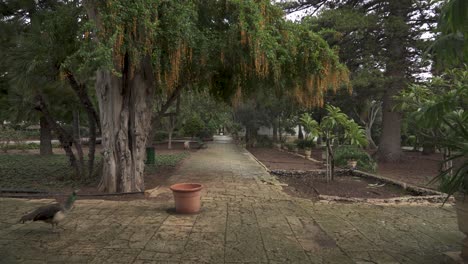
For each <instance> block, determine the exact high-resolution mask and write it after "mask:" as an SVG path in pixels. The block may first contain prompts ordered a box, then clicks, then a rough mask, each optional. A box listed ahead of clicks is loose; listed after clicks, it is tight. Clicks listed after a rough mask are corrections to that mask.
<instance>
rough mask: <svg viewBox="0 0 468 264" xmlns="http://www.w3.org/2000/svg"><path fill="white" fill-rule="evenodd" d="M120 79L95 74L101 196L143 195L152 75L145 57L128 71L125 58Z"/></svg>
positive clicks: (101, 72) (128, 62)
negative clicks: (100, 140) (100, 142)
mask: <svg viewBox="0 0 468 264" xmlns="http://www.w3.org/2000/svg"><path fill="white" fill-rule="evenodd" d="M125 57H126V59H125V66H124V68H123V70H122V76H121V77H117V76H115V75H113V74H112V73H111V72H109V71H103V70H101V71H98V72H97V76H96V93H97V97H98V101H99V108H100V119H101V129H102V146H103V173H102V181H101V184H100V186H99V188H100V190H102V191H105V192H111V193H112V192H141V191H144V189H145V186H144V179H143V172H144V166H145V165H144V160H145V154H146V149H145V146H146V140H147V137H148V132H149V130H150V125H151V114H152V104H153V95H154V88H155V87H154V86H155V82H154V79H153V78H154V77H153V76H154V74H153V69H152V65H151V61H150V58H149V57H146V58H144V59H142V61H141V63H140V65H139V67H136V69H134V72H133V74H131V70H130V65H131V63H130V61H129V58H128V55H126V56H125Z"/></svg>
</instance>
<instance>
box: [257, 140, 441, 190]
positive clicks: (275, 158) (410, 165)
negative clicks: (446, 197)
mask: <svg viewBox="0 0 468 264" xmlns="http://www.w3.org/2000/svg"><path fill="white" fill-rule="evenodd" d="M249 151H250V152H251V153H252V154H253V155H254V156H255V157H256V158H257V159H258V160H259V161H261V162H262V163H263V164H265V166H267V167H268V169H270V170H275V169H284V170H304V171H305V170H314V169H323V168H324V167H323V165H322V164H321V163H314V162H313V161H306V160H305V159H302V162H301V157H298V156H296V155H295V154H294V153H291V152H287V151H285V150H281V151H280V150H277V149H274V148H249ZM321 152H322V151H321V150H320V149H313V151H312V156H311V157H312V158H313V159H315V160H318V161H321V160H322V158H321V157H322V154H321ZM299 154H301V155H303V153H301V152H299ZM370 154H373V152H370ZM441 162H442V155H441V154H439V153H436V154H431V155H422V154H421V153H420V152H412V151H405V152H404V158H403V160H401V161H400V162H397V163H384V162H378V166H377V171H376V172H375V173H376V174H378V175H382V176H384V177H386V178H391V179H394V180H397V181H401V182H406V183H408V184H412V185H416V186H420V187H424V188H429V189H437V186H436V185H435V184H433V185H428V184H429V182H430V181H431V180H432V179H433V178H434V177H435V176H436V175H437V174H438V173H439V168H440V164H441Z"/></svg>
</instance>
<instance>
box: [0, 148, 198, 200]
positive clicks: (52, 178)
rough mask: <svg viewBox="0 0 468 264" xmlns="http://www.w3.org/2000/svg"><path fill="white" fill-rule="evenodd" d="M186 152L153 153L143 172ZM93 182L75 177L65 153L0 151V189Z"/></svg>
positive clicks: (45, 188)
mask: <svg viewBox="0 0 468 264" xmlns="http://www.w3.org/2000/svg"><path fill="white" fill-rule="evenodd" d="M188 155H189V154H188V153H176V154H164V155H156V164H155V165H148V166H147V167H146V173H149V174H151V173H154V172H156V171H157V170H158V169H159V168H160V167H175V166H176V165H177V164H178V163H179V162H180V161H181V160H182V159H184V158H185V157H187V156H188ZM96 163H98V162H96ZM97 182H98V179H87V180H78V179H75V178H74V177H73V169H72V168H71V167H70V166H69V162H68V159H67V157H66V156H65V155H50V156H41V155H31V154H2V155H0V189H14V190H31V191H58V190H60V189H63V188H79V187H81V186H92V185H97Z"/></svg>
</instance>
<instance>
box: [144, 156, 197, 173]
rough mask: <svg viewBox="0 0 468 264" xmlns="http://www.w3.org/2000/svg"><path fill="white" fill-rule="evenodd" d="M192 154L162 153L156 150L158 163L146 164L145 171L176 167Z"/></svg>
mask: <svg viewBox="0 0 468 264" xmlns="http://www.w3.org/2000/svg"><path fill="white" fill-rule="evenodd" d="M189 155H190V154H189V153H188V152H181V153H175V154H167V155H160V154H158V153H157V152H156V163H155V164H147V165H146V166H145V173H148V174H152V173H156V172H157V171H158V169H159V168H161V167H175V166H177V164H179V162H180V161H182V160H183V159H185V158H187V157H188V156H189Z"/></svg>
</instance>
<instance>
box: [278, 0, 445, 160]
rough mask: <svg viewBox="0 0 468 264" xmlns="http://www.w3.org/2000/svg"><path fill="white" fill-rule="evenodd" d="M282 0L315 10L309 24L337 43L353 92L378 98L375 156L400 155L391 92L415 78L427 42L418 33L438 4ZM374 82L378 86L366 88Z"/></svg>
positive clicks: (291, 8)
mask: <svg viewBox="0 0 468 264" xmlns="http://www.w3.org/2000/svg"><path fill="white" fill-rule="evenodd" d="M284 2H285V3H283V7H284V8H285V9H286V10H287V12H295V11H297V10H310V11H309V14H311V13H313V14H314V15H315V14H317V15H318V16H317V18H309V19H310V22H311V25H312V27H313V28H315V29H316V30H320V31H321V34H322V35H323V36H324V37H325V38H326V39H327V40H328V41H329V43H330V44H331V45H336V46H337V47H339V49H340V58H341V59H342V61H343V62H344V63H345V64H346V65H347V66H348V68H349V69H350V71H351V73H352V75H351V78H352V83H353V84H358V85H357V86H356V85H353V87H354V88H356V89H358V90H357V92H358V93H359V92H363V93H364V94H368V95H372V94H373V95H372V96H373V98H372V97H370V98H369V97H367V96H366V97H367V99H370V100H374V99H381V100H382V101H383V105H382V115H383V116H382V135H381V137H380V140H379V148H378V157H379V159H381V160H384V161H397V160H399V159H400V158H401V155H402V151H401V142H400V141H401V138H400V137H401V116H400V114H399V113H398V112H396V111H395V110H394V105H395V102H394V99H393V96H394V95H396V94H397V93H398V92H399V91H401V90H402V89H403V88H405V87H406V86H407V85H408V83H409V82H413V81H415V79H417V74H418V73H419V72H420V71H421V70H424V67H423V66H426V65H425V64H424V63H425V62H424V61H423V60H422V53H423V52H424V50H425V49H426V48H427V46H428V43H426V41H424V39H422V38H421V36H422V34H424V33H427V32H429V31H430V30H431V29H433V28H434V26H435V22H436V14H437V10H436V6H437V5H436V4H434V3H433V2H430V1H425V0H395V1H388V0H371V1H353V0H346V1H333V0H328V1H327V0H305V1H284ZM359 86H361V87H362V88H364V89H359ZM379 86H380V87H379ZM373 87H377V89H375V90H371V89H373ZM366 88H371V89H366ZM382 88H383V89H382ZM371 91H372V92H371Z"/></svg>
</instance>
